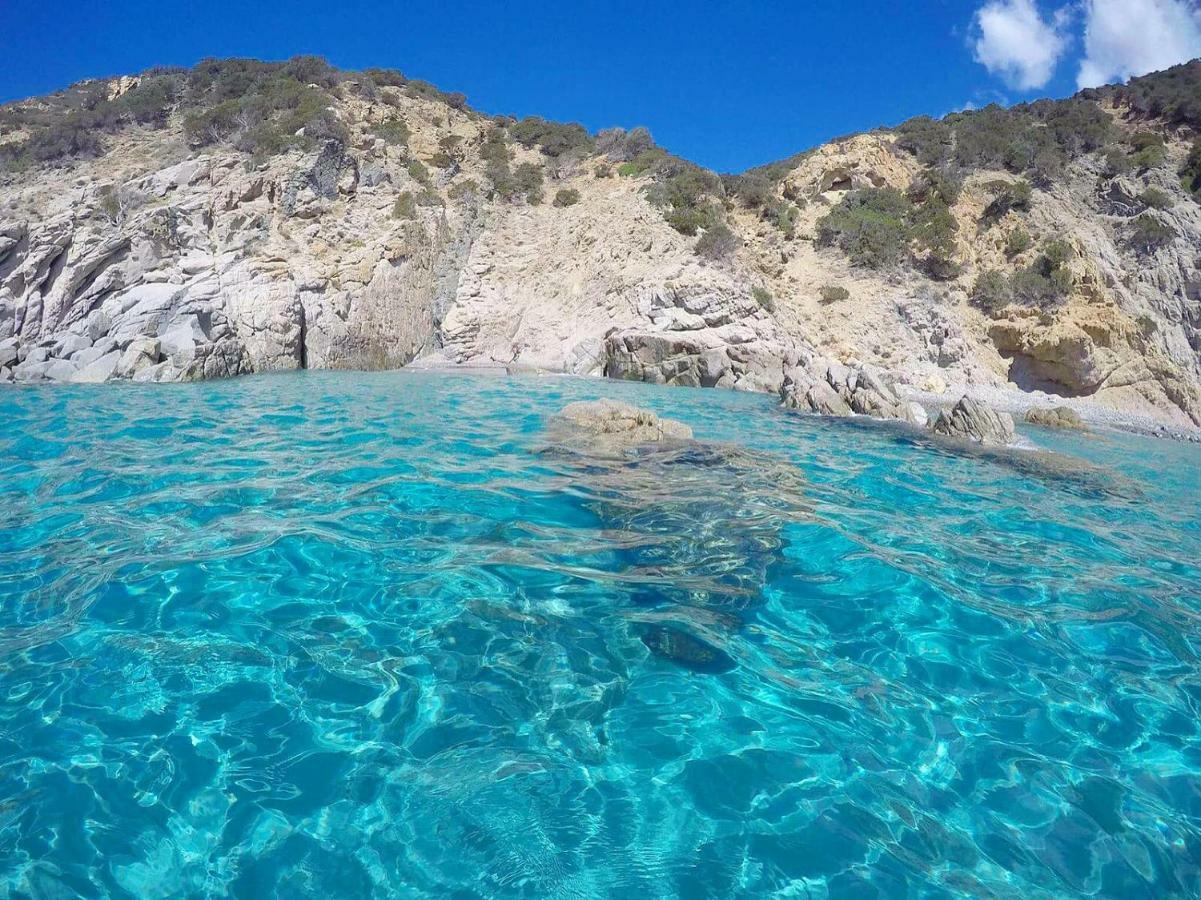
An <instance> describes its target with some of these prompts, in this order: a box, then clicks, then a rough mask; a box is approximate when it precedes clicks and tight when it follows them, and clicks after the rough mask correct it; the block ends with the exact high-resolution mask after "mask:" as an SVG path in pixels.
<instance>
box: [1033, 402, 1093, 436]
mask: <svg viewBox="0 0 1201 900" xmlns="http://www.w3.org/2000/svg"><path fill="white" fill-rule="evenodd" d="M1026 421H1027V422H1029V423H1030V424H1031V425H1042V426H1044V427H1046V428H1075V429H1080V430H1082V429H1083V428H1084V420H1083V419H1081V418H1080V413H1078V412H1076V410H1074V409H1072V408H1071V407H1070V406H1052V407H1049V408H1038V407H1035V408H1033V409H1028V410H1026Z"/></svg>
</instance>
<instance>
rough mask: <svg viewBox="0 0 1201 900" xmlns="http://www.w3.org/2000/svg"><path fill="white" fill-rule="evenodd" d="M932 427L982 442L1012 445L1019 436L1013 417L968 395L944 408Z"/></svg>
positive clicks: (962, 437) (951, 435) (939, 431)
mask: <svg viewBox="0 0 1201 900" xmlns="http://www.w3.org/2000/svg"><path fill="white" fill-rule="evenodd" d="M930 428H931V430H932V431H933V432H934V433H935V434H941V435H944V436H945V437H950V438H957V439H960V440H970V441H976V442H977V443H980V444H1012V443H1013V442H1014V440H1015V439H1016V437H1017V435H1016V432H1015V431H1014V425H1013V417H1012V416H1010V415H1009V414H1008V413H1003V412H998V411H996V410H995V409H993V408H992V407H990V406H988V405H987V404H986V403H984V402H982V401H980V400H975V399H973V398H971V397H966V396H965V397H962V398H960V400H959V402H958V403H956V404H955V405H954V406H953V407H952V408H951V409H949V410H946V409H944V410H942V411H941V412H940V413H939V414H938V416H937V417H936V418H935V419H934V422H933V424H932V425H931V426H930Z"/></svg>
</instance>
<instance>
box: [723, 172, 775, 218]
mask: <svg viewBox="0 0 1201 900" xmlns="http://www.w3.org/2000/svg"><path fill="white" fill-rule="evenodd" d="M721 183H722V187H723V188H725V192H726V196H727V197H732V198H736V199H738V200H740V201H741V202H742V204H743V205H744V206H746V207H747V208H748V209H761V208H763V207H765V206H767V204H769V203H770V202H771V201H772V199H773V198H774V194H775V192H774V191H773V189H772V183H771V182H770V181H768V179H767V178H766V177H765V176H763V175H759V174H755V173H749V172H748V173H747V174H745V175H723V176H721Z"/></svg>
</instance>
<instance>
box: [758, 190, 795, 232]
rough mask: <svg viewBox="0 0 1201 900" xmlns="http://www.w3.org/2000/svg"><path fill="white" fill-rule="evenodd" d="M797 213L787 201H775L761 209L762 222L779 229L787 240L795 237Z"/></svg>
mask: <svg viewBox="0 0 1201 900" xmlns="http://www.w3.org/2000/svg"><path fill="white" fill-rule="evenodd" d="M797 213H798V210H797V208H796V207H795V206H793V205H792V204H791V203H789V202H788V201H787V200H776V201H774V202H772V203H769V204H768V205H767V206H765V207H764V208H763V218H764V220H766V221H768V222H771V223H772V224H773V225H775V226H776V227H777V228H779V229H780V231H781V232H782V233H783V235H784V237H785V238H786V239H787V240H792V239H793V238H794V237H796V217H797Z"/></svg>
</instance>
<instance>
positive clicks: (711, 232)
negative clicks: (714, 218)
mask: <svg viewBox="0 0 1201 900" xmlns="http://www.w3.org/2000/svg"><path fill="white" fill-rule="evenodd" d="M738 244H739V240H738V236H737V235H736V234H734V232H733V231H731V230H730V229H729V228H728V227H727V226H726V225H722V224H720V223H719V224H716V225H712V226H710V227H709V228H708V229H706V231H705V233H704V234H702V235H701V236H700V239H699V240H697V242H696V247H695V251H696V255H697V256H700V257H702V258H704V259H711V260H723V259H728V258H729V257H730V256H732V255H733V253H734V251H735V250H737V249H738Z"/></svg>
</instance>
